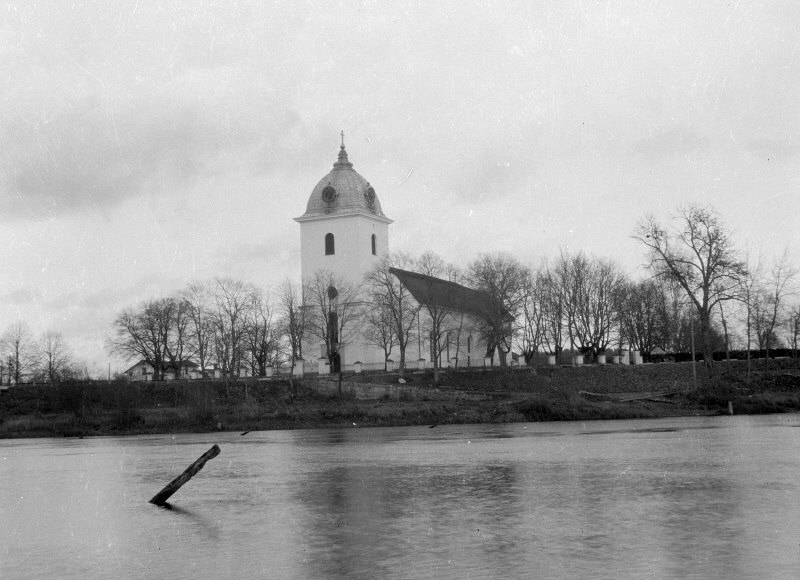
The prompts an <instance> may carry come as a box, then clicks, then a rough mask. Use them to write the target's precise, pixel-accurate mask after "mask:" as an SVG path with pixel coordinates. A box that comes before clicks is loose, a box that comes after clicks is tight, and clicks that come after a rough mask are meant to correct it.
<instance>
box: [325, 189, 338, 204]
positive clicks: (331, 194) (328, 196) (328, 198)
mask: <svg viewBox="0 0 800 580" xmlns="http://www.w3.org/2000/svg"><path fill="white" fill-rule="evenodd" d="M335 199H336V190H335V189H333V187H331V185H330V184H328V185H326V186H325V188H324V189H323V190H322V201H324V202H325V203H333V201H334V200H335Z"/></svg>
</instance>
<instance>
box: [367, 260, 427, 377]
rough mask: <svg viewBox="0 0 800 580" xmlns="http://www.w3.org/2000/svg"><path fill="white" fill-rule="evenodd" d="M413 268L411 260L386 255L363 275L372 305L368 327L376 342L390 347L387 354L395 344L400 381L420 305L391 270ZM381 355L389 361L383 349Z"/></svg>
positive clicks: (403, 373)
mask: <svg viewBox="0 0 800 580" xmlns="http://www.w3.org/2000/svg"><path fill="white" fill-rule="evenodd" d="M412 265H413V260H412V259H411V257H409V256H408V255H406V254H389V255H387V256H384V257H383V258H382V259H381V261H380V262H379V263H378V264H376V265H375V267H374V268H373V269H372V270H370V271H369V272H368V273H367V275H366V283H367V288H368V290H367V291H368V293H369V295H370V298H371V301H372V303H373V304H374V309H373V310H371V312H370V318H373V319H376V320H372V321H371V326H372V327H373V328H374V329H375V330H377V331H378V334H377V336H376V338H378V339H379V340H380V341H381V342H383V343H384V344H385V345H386V346H388V347H390V348H389V350H391V346H393V344H395V343H396V344H397V347H398V350H399V351H400V361H399V374H400V377H401V378H402V377H403V376H404V375H405V368H406V351H407V349H408V344H409V342H410V341H411V340H412V337H413V335H414V332H415V330H416V327H415V324H414V323H415V321H416V318H417V316H418V314H419V305H418V304H417V303H416V302H415V301H414V299H413V297H412V296H411V293H410V292H409V291H408V289H407V288H406V287H405V286H403V284H401V283H400V280H398V279H397V277H396V276H395V275H394V274H393V273H392V271H391V270H392V268H401V269H409V268H410V267H412ZM376 323H377V324H376ZM387 331H388V332H387ZM387 334H388V336H387ZM379 346H383V345H379ZM384 352H386V356H387V358H388V351H387V350H386V348H384Z"/></svg>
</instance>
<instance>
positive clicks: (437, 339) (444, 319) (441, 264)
mask: <svg viewBox="0 0 800 580" xmlns="http://www.w3.org/2000/svg"><path fill="white" fill-rule="evenodd" d="M413 269H414V270H415V271H416V272H418V273H420V274H424V275H425V276H430V277H432V278H439V279H442V280H448V281H449V282H457V281H458V279H459V278H460V277H461V273H460V270H459V269H458V268H456V267H455V266H453V265H452V264H447V263H446V262H445V261H444V260H442V258H441V257H440V256H438V255H437V254H435V253H434V252H425V253H424V254H422V256H420V257H419V258H418V259H417V260H416V261H415V262H414V264H413ZM421 312H424V313H425V314H426V316H424V317H423V316H420V314H419V313H418V314H417V323H418V325H420V326H422V322H421V321H422V320H423V319H424V321H425V335H426V336H427V337H428V350H429V356H430V360H431V364H432V365H433V382H434V384H437V385H438V384H439V382H440V381H441V358H442V353H443V352H445V351H446V349H447V345H448V338H449V332H450V330H451V328H454V327H455V326H456V324H457V320H458V319H459V318H461V317H460V316H459V315H460V314H461V313H460V312H457V309H456V310H454V309H453V308H444V307H442V306H439V305H437V304H436V303H428V304H424V305H422V307H421ZM454 317H455V318H454ZM418 334H419V335H420V336H419V337H418V340H420V341H422V336H421V335H422V330H421V329H420V330H419V331H418Z"/></svg>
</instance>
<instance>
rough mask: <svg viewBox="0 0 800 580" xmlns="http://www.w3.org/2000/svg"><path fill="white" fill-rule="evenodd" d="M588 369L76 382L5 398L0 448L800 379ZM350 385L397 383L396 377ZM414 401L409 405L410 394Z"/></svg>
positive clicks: (603, 401)
mask: <svg viewBox="0 0 800 580" xmlns="http://www.w3.org/2000/svg"><path fill="white" fill-rule="evenodd" d="M769 365H770V366H769V368H767V367H766V366H765V363H764V361H755V362H754V364H753V367H752V368H753V370H752V372H751V375H750V381H749V382H748V380H747V371H746V365H745V363H744V362H731V363H719V364H717V365H716V367H715V368H714V371H713V373H712V374H711V375H707V374H706V371H705V370H704V369H702V368H701V367H698V368H697V373H698V379H697V386H696V388H695V381H694V379H693V373H692V368H691V365H690V364H669V363H664V364H656V365H644V366H640V367H621V366H614V367H612V366H604V367H599V366H591V367H589V366H587V367H579V368H572V367H557V368H544V369H541V368H540V369H536V370H535V371H532V370H531V369H522V370H514V371H510V370H509V371H501V370H492V371H485V372H484V371H471V372H461V371H460V372H455V373H445V374H444V376H443V381H442V384H441V385H439V386H438V387H434V385H433V376H432V374H431V373H430V372H427V373H414V374H410V375H409V376H407V382H406V387H408V390H405V391H403V393H401V395H400V397H399V400H389V399H388V398H383V399H377V400H362V399H356V398H354V397H352V396H343V397H339V396H337V395H325V394H320V393H319V391H318V389H316V388H315V381H314V379H313V378H309V379H307V380H305V381H302V382H295V384H294V388H292V386H290V384H289V383H288V381H285V380H281V379H276V380H271V381H256V380H249V381H233V380H230V381H225V380H216V381H192V382H187V381H175V382H163V383H138V384H137V383H110V384H109V383H105V382H96V383H76V384H61V385H40V386H19V387H11V388H9V389H8V390H6V391H3V392H2V394H1V395H0V417H2V423H1V424H0V437H4V438H9V437H53V436H90V435H132V434H144V433H180V432H208V431H214V430H226V431H242V432H244V431H249V430H268V429H297V428H321V427H353V426H354V425H355V426H389V425H433V424H448V423H506V422H520V421H560V420H593V419H629V418H648V417H666V416H682V415H698V414H719V413H727V412H728V403H729V402H730V403H731V405H732V406H733V409H734V412H735V413H737V414H744V413H749V414H756V413H778V412H797V411H800V370H798V369H797V367H796V365H795V362H794V361H791V360H778V361H770V363H769ZM350 380H353V381H354V380H358V381H360V382H369V383H373V384H381V383H383V384H388V383H392V384H396V383H397V376H396V374H395V375H391V374H389V375H386V374H375V375H360V376H358V377H351V378H350ZM412 391H413V396H412V395H411V393H412Z"/></svg>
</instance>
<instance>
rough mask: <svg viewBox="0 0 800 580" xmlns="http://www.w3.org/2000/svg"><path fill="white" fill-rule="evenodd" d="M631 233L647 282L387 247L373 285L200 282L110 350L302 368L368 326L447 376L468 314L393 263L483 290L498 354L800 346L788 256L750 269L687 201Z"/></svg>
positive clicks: (591, 267)
mask: <svg viewBox="0 0 800 580" xmlns="http://www.w3.org/2000/svg"><path fill="white" fill-rule="evenodd" d="M633 237H635V238H636V239H638V240H639V241H641V242H642V244H643V245H644V246H645V248H646V250H647V252H648V258H649V263H648V273H649V275H648V277H646V278H645V279H643V280H631V279H630V278H629V277H628V276H626V275H625V274H624V272H623V271H622V270H621V269H620V267H619V266H618V265H617V264H616V263H615V262H613V261H612V260H608V259H605V258H600V257H595V256H590V255H587V254H586V253H584V252H576V253H569V252H562V253H561V254H560V255H559V256H558V258H556V259H555V260H552V261H544V262H543V263H542V265H540V266H539V267H538V268H536V269H532V268H530V267H528V266H526V265H524V264H522V263H521V262H520V261H519V260H517V259H516V258H514V257H513V256H510V255H508V254H486V255H481V256H479V257H478V258H476V259H475V260H473V261H472V262H471V263H469V264H468V265H467V267H466V268H464V269H459V268H458V267H455V266H453V265H451V264H447V263H445V262H444V261H443V260H442V259H441V258H440V257H438V256H437V255H435V254H433V253H430V252H429V253H426V254H423V255H422V256H420V257H418V258H414V257H411V256H408V255H406V254H390V255H387V256H385V257H383V258H382V260H381V261H380V263H378V264H377V265H376V266H375V267H374V268H373V269H372V270H371V271H370V272H369V273H368V274H367V275H366V277H365V280H364V281H363V283H362V284H354V283H352V282H349V281H346V280H342V279H340V278H338V277H337V276H335V275H334V274H333V273H331V272H327V271H324V270H323V271H319V272H317V273H316V274H315V276H314V277H313V279H311V280H308V281H306V286H305V287H304V288H300V287H298V286H297V285H295V284H292V283H290V282H285V283H283V284H282V285H281V286H280V287H279V288H278V290H277V295H278V299H277V300H276V301H275V302H274V303H273V302H271V300H270V295H269V293H266V292H263V291H261V290H259V289H257V288H255V287H253V286H250V285H247V284H244V283H242V282H237V281H233V280H225V279H217V280H214V281H211V282H206V283H202V284H192V285H190V286H189V287H188V288H187V289H186V290H184V291H183V292H181V293H180V294H179V295H178V296H176V297H172V298H166V299H158V300H152V301H148V302H146V303H144V304H142V305H140V306H139V307H138V308H135V309H131V310H126V311H124V312H123V313H122V314H120V316H119V317H118V318H117V320H116V322H115V327H116V331H117V339H116V340H115V341H114V343H113V345H112V350H113V351H114V352H116V353H117V354H121V355H125V356H126V357H127V358H134V357H140V358H142V359H144V360H146V361H148V362H150V363H151V364H153V366H154V367H156V368H159V369H165V368H167V367H170V366H174V365H175V364H176V363H177V362H179V361H182V360H188V359H191V360H194V361H196V362H197V363H198V364H199V365H200V366H201V367H202V368H206V367H207V366H208V365H209V363H211V364H216V365H218V366H219V368H221V369H222V371H223V372H224V373H226V374H238V373H239V372H240V371H241V369H243V368H246V369H247V370H248V372H249V373H250V374H253V375H263V374H264V372H265V369H266V368H267V367H268V366H275V365H279V364H283V363H290V364H291V365H292V366H294V364H295V361H297V360H298V359H300V358H302V357H303V349H304V346H306V345H309V344H321V345H324V346H323V349H322V352H320V353H316V352H313V353H311V352H309V353H306V357H307V358H312V359H316V358H317V357H323V358H328V359H329V360H331V362H333V359H334V358H335V356H336V355H337V352H338V351H339V350H340V349H342V348H343V347H344V346H345V345H347V344H349V343H351V342H352V341H353V339H354V338H355V337H356V336H357V335H360V336H364V337H366V339H367V340H368V341H369V342H371V343H372V344H374V345H375V346H377V347H379V348H381V349H382V350H383V352H384V354H385V358H386V359H387V360H388V359H389V357H390V356H394V357H395V358H397V357H399V368H400V372H401V373H402V372H403V370H404V369H405V366H406V360H407V356H408V349H409V347H410V346H411V345H412V344H416V345H418V348H419V349H420V350H419V352H418V353H417V356H418V357H423V356H424V357H429V360H431V361H432V362H433V363H434V368H435V369H436V371H437V372H438V368H439V365H440V364H441V362H442V360H443V358H444V357H445V355H446V356H447V358H450V357H454V358H456V359H458V357H459V352H458V349H459V348H461V346H460V345H461V344H462V342H463V341H462V337H461V333H462V330H463V328H464V320H465V318H464V317H465V311H464V310H459V308H457V307H455V308H454V307H453V305H452V304H450V305H449V306H446V307H445V306H442V305H441V304H437V303H432V304H418V303H417V302H416V301H415V300H414V299H413V297H412V296H411V294H410V292H409V290H408V289H407V288H406V287H405V286H404V285H403V284H401V283H400V281H399V279H398V278H397V276H396V275H394V274H393V273H392V269H393V268H394V269H400V270H410V271H414V272H418V273H420V274H424V275H428V276H432V277H435V278H439V279H444V280H448V281H453V282H458V283H459V284H461V285H464V286H467V287H469V288H471V289H474V290H478V291H480V292H481V293H482V300H483V302H484V304H483V308H482V313H481V315H480V316H478V317H477V319H475V313H474V312H473V313H472V314H471V315H472V317H473V320H472V323H473V327H474V323H475V322H477V324H478V327H479V331H480V335H481V338H482V339H483V342H484V343H485V344H486V345H487V354H493V353H496V355H497V356H498V357H499V361H500V364H501V365H505V364H507V356H508V354H509V353H510V352H511V350H512V348H513V349H515V350H517V351H518V352H519V353H521V355H522V356H524V357H525V359H526V360H528V361H530V359H531V358H532V357H533V356H534V355H535V354H536V353H543V352H544V353H549V354H555V355H557V356H558V355H560V354H561V353H562V352H563V351H565V350H567V349H568V350H570V351H572V352H577V353H581V354H583V355H586V356H589V357H591V358H596V357H597V356H598V355H599V354H602V353H604V352H606V351H607V350H609V349H611V348H623V347H628V348H631V349H633V350H638V351H641V352H644V353H649V352H651V351H653V350H654V349H655V348H656V347H658V348H661V349H663V350H664V351H665V352H687V351H689V350H690V349H691V348H692V347H693V345H694V344H695V343H696V344H697V345H698V350H700V351H702V352H703V354H704V360H705V361H706V362H707V363H708V364H710V363H711V361H712V360H713V356H712V353H713V352H714V351H715V350H720V349H730V348H731V347H732V345H736V346H738V347H739V348H747V349H748V350H749V348H750V346H751V345H752V344H755V345H757V346H758V347H759V348H760V349H767V350H769V349H770V348H774V347H775V346H776V345H777V344H778V343H779V341H780V337H779V336H778V335H779V331H780V330H781V329H783V330H784V333H783V334H784V342H785V343H786V344H787V345H788V346H790V347H793V348H796V347H797V344H798V338H799V337H800V307H797V306H794V307H791V306H790V301H789V299H790V297H791V289H792V284H793V282H794V278H795V274H796V272H795V270H794V269H793V268H792V267H791V266H790V264H789V259H788V254H787V253H784V255H783V256H782V257H781V258H780V259H779V260H777V261H776V262H775V264H774V265H773V266H772V267H771V268H770V269H768V270H766V271H765V269H764V268H761V267H758V266H756V267H748V265H747V263H746V261H745V260H743V259H741V258H740V257H739V255H738V254H737V253H736V252H735V248H734V246H733V244H732V241H731V238H730V236H729V234H728V233H727V231H726V230H725V228H724V227H723V226H722V225H721V224H720V220H719V217H718V216H717V214H716V213H715V212H714V211H713V210H712V209H709V208H703V207H695V206H692V207H689V208H686V209H682V210H680V211H679V212H678V214H677V215H676V218H675V220H674V222H673V223H672V224H671V225H670V226H669V227H667V226H662V225H660V224H658V223H657V222H656V221H655V220H654V219H652V218H646V219H644V220H643V221H642V222H640V224H639V226H638V228H637V230H636V231H635V233H634V234H633ZM421 314H422V315H421ZM423 344H424V345H425V352H424V355H423V351H422V345H423ZM452 349H455V350H452Z"/></svg>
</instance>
